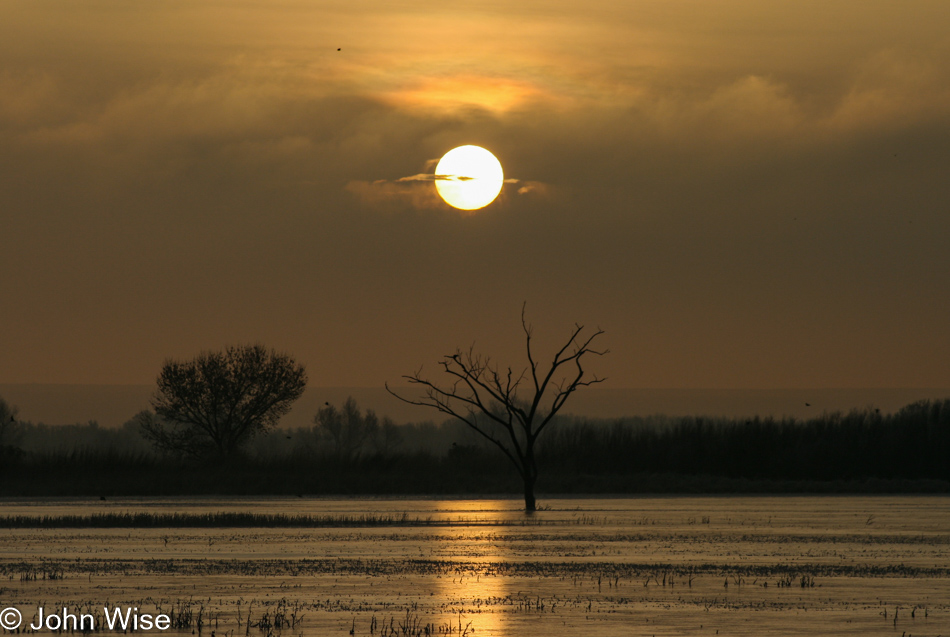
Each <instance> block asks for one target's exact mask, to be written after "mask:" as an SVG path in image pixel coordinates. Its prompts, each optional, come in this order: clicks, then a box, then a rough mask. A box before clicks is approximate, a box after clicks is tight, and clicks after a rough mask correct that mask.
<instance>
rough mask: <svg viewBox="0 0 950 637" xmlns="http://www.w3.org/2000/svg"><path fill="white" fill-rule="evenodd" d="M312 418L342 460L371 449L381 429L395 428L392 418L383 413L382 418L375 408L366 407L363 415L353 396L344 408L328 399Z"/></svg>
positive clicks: (386, 430)
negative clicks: (334, 404)
mask: <svg viewBox="0 0 950 637" xmlns="http://www.w3.org/2000/svg"><path fill="white" fill-rule="evenodd" d="M313 422H314V424H315V425H316V428H317V430H318V431H319V432H320V434H321V435H322V436H323V437H324V438H326V439H327V440H328V441H329V443H330V445H331V446H332V447H333V454H334V455H335V456H336V457H337V459H338V460H340V461H342V462H351V461H353V460H355V459H356V458H358V457H359V456H360V455H362V454H364V453H366V452H368V451H370V450H371V449H372V448H373V447H375V446H376V445H377V443H378V441H379V439H380V433H381V432H382V433H383V434H384V435H387V434H389V435H391V433H390V430H391V429H393V428H395V425H394V424H393V422H392V421H391V420H390V419H389V418H386V417H383V420H382V422H380V420H379V418H377V416H376V412H374V411H373V410H372V409H367V410H366V414H365V415H364V414H363V413H362V412H361V411H360V408H359V406H358V405H357V404H356V401H355V400H354V399H353V397H352V396H350V397H349V398H347V399H346V402H345V403H343V408H342V409H337V408H336V407H334V406H333V405H331V404H330V403H326V405H325V406H324V407H322V408H321V409H320V410H319V411H318V412H317V415H316V416H314V417H313Z"/></svg>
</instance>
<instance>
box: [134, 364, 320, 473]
mask: <svg viewBox="0 0 950 637" xmlns="http://www.w3.org/2000/svg"><path fill="white" fill-rule="evenodd" d="M157 384H158V389H157V391H156V392H155V395H154V396H153V397H152V401H151V405H152V409H154V411H155V413H154V414H152V413H151V412H141V413H139V414H138V415H136V420H137V421H138V424H139V427H140V430H141V432H142V434H143V435H144V436H145V437H146V438H147V439H148V440H150V441H151V442H152V443H153V444H154V445H155V446H156V447H158V448H159V449H162V450H164V451H171V452H176V453H184V454H187V455H191V456H212V455H213V456H219V457H228V456H232V455H234V453H235V452H236V451H238V450H239V449H240V448H241V447H242V446H243V445H244V444H246V443H247V442H248V441H249V440H250V439H251V438H253V437H254V436H256V435H257V434H261V433H264V432H266V431H268V430H270V429H272V428H273V427H274V426H275V425H276V424H277V421H278V420H280V417H281V416H283V415H284V414H286V413H287V412H288V411H289V410H290V407H291V405H292V404H293V402H294V401H295V400H297V399H298V398H300V395H301V394H302V393H303V391H304V388H305V387H306V385H307V374H306V371H305V370H304V367H303V366H302V365H298V364H297V363H296V362H295V361H294V359H293V358H291V357H290V356H288V355H286V354H279V353H277V352H275V351H273V350H271V351H268V350H267V349H265V348H264V347H263V346H262V345H251V346H241V347H228V348H227V349H226V350H225V351H223V352H204V353H202V354H200V355H198V356H197V357H196V358H195V359H194V360H191V361H173V360H169V361H166V362H165V364H164V366H163V367H162V371H161V373H160V374H159V376H158V380H157Z"/></svg>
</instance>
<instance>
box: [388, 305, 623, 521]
mask: <svg viewBox="0 0 950 637" xmlns="http://www.w3.org/2000/svg"><path fill="white" fill-rule="evenodd" d="M521 327H522V329H523V330H524V335H525V345H526V350H527V358H528V365H527V366H526V367H525V368H524V369H523V370H522V371H521V372H520V373H518V372H515V371H514V370H513V369H512V368H511V367H508V368H506V369H504V370H502V369H501V368H499V366H498V365H497V364H496V363H494V362H493V361H492V360H491V359H490V358H489V357H487V356H482V355H480V354H476V353H475V352H474V347H472V348H469V349H468V350H467V351H462V350H461V349H457V350H456V351H455V353H454V354H449V355H446V356H444V357H443V358H442V360H441V361H439V365H440V366H441V367H442V371H443V372H444V373H445V374H446V375H447V376H448V380H447V381H446V382H445V384H439V383H436V382H435V381H432V380H429V379H427V378H423V377H422V375H421V374H422V372H421V370H420V371H418V372H416V373H415V374H412V375H408V376H403V378H405V379H406V380H408V381H409V383H410V384H411V385H420V386H421V387H422V389H423V397H422V398H409V397H406V396H401V395H399V394H398V393H396V392H394V391H393V390H392V389H390V388H389V386H388V385H387V386H386V389H387V391H389V393H390V394H392V395H393V396H395V397H396V398H398V399H399V400H402V401H403V402H406V403H409V404H411V405H422V406H424V407H432V408H433V409H437V410H438V411H440V412H442V413H444V414H447V415H449V416H451V417H453V418H455V419H457V420H460V421H462V422H463V423H465V424H466V425H468V426H469V427H470V428H471V429H473V430H474V431H476V432H477V433H478V434H479V435H481V436H482V437H483V438H485V439H486V440H488V441H489V442H491V443H492V444H493V445H495V446H496V447H497V448H498V449H499V450H501V452H502V453H503V454H504V455H505V456H506V457H507V458H508V459H509V460H510V461H511V462H512V464H514V466H515V468H516V469H517V470H518V474H519V475H520V476H521V479H522V481H523V483H524V506H525V511H527V512H528V513H531V512H534V511H535V510H537V503H536V502H535V496H534V487H535V483H536V482H537V479H538V466H537V461H536V458H535V443H536V442H537V440H538V437H539V436H540V435H541V434H542V433H543V432H544V430H545V428H546V427H547V426H548V425H550V424H551V422H552V419H553V418H554V416H555V415H556V414H557V413H558V412H559V411H560V410H561V408H562V407H563V406H564V403H566V402H567V399H568V398H570V397H571V395H572V394H573V393H574V392H575V391H577V389H579V388H581V387H586V386H588V385H593V384H595V383H600V382H603V381H604V380H606V379H604V378H598V377H597V376H596V375H590V376H588V374H587V371H586V370H585V369H584V367H583V360H584V357H585V356H586V355H588V354H592V355H595V356H601V355H603V354H606V353H607V351H608V350H596V349H594V348H593V347H592V346H591V345H592V343H593V342H594V340H595V339H596V338H597V337H598V336H600V335H601V334H603V333H604V331H603V330H600V329H598V330H595V331H593V332H592V333H588V334H585V333H584V326H583V325H579V324H575V325H574V328H573V329H572V330H571V334H570V337H569V338H568V339H567V342H566V343H565V344H564V346H563V347H561V348H560V349H559V350H558V351H557V352H556V353H555V355H554V358H553V360H552V361H551V364H550V366H548V367H546V368H541V367H540V366H539V364H538V362H537V360H536V359H535V355H534V353H533V352H532V351H531V326H530V325H528V323H527V322H526V321H525V309H524V307H522V308H521ZM523 388H524V389H525V394H526V396H525V397H524V398H522V396H521V395H519V391H520V390H522V389H523Z"/></svg>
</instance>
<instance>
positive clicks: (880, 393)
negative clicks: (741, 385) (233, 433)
mask: <svg viewBox="0 0 950 637" xmlns="http://www.w3.org/2000/svg"><path fill="white" fill-rule="evenodd" d="M153 391H154V385H65V384H62V385H60V384H40V383H21V384H10V383H7V384H2V383H0V396H2V397H3V398H5V399H6V400H7V402H9V403H11V404H13V405H16V406H17V407H19V409H20V418H21V419H23V420H27V421H31V422H34V423H40V422H42V423H45V424H48V425H64V424H74V423H85V422H88V421H90V420H95V421H96V422H98V423H99V424H100V425H101V426H103V427H118V426H121V425H122V423H124V422H125V421H127V420H128V419H129V418H131V417H132V416H133V415H134V414H135V413H136V412H138V411H140V410H142V409H146V408H147V407H148V403H149V397H150V396H151V394H152V392H153ZM348 396H353V397H354V398H355V399H356V401H357V402H358V403H359V405H360V406H361V407H362V408H364V409H373V410H375V411H376V413H377V414H378V415H380V416H383V415H385V416H389V417H390V418H392V419H393V420H395V421H396V422H397V423H403V422H420V421H425V420H431V421H436V422H440V421H441V420H443V418H441V415H440V414H438V413H436V412H434V411H431V410H427V409H423V408H421V407H413V406H412V405H407V404H405V403H401V402H400V401H398V400H396V399H395V398H393V397H392V396H390V395H389V394H388V393H387V392H386V390H385V389H383V388H381V387H380V388H375V387H309V388H307V391H306V392H305V393H304V395H303V397H302V398H301V399H300V400H299V401H298V402H297V403H296V405H295V406H294V408H293V410H292V411H291V412H290V413H289V414H288V415H287V416H286V417H285V418H284V419H283V421H282V422H281V424H282V426H286V427H292V428H295V427H306V426H309V425H310V424H311V421H312V419H313V415H314V414H315V413H316V412H317V410H318V409H319V408H320V406H322V405H323V404H324V403H325V402H329V403H331V404H335V405H340V404H342V403H343V401H344V400H346V398H347V397H348ZM944 398H950V389H948V388H928V389H907V388H903V389H902V388H896V389H764V390H763V389H623V388H607V387H591V388H586V389H585V390H582V391H578V392H577V394H575V395H574V396H573V397H572V398H571V400H570V402H569V403H568V404H567V407H566V408H565V409H566V411H567V412H569V413H573V414H575V415H578V416H586V417H590V418H618V417H621V416H638V415H639V416H646V415H651V414H666V415H670V416H688V415H695V416H700V415H702V416H724V417H730V418H738V417H745V416H753V415H760V416H769V415H771V416H776V417H782V416H791V417H795V418H808V417H810V416H817V415H820V414H821V413H822V412H826V411H828V412H831V411H845V412H846V411H849V410H851V409H863V408H865V407H875V408H878V409H880V410H881V411H882V412H885V413H887V412H893V411H896V410H897V409H899V408H901V407H903V406H904V405H907V404H909V403H912V402H914V401H917V400H923V399H934V400H939V399H944ZM806 403H807V405H806Z"/></svg>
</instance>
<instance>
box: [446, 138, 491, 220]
mask: <svg viewBox="0 0 950 637" xmlns="http://www.w3.org/2000/svg"><path fill="white" fill-rule="evenodd" d="M435 174H436V180H435V187H436V190H438V191H439V196H440V197H442V199H444V200H445V203H447V204H449V205H450V206H452V207H453V208H458V209H459V210H478V209H479V208H484V207H485V206H487V205H488V204H490V203H491V202H493V201H494V200H495V197H497V196H498V193H500V192H501V187H502V184H504V183H505V175H504V173H503V172H502V170H501V163H500V162H499V161H498V160H497V159H496V158H495V156H494V155H492V154H491V153H490V152H488V151H487V150H485V149H484V148H482V147H481V146H459V147H458V148H453V149H452V150H450V151H449V152H447V153H445V155H443V156H442V159H440V160H439V164H438V165H437V166H436V167H435Z"/></svg>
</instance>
